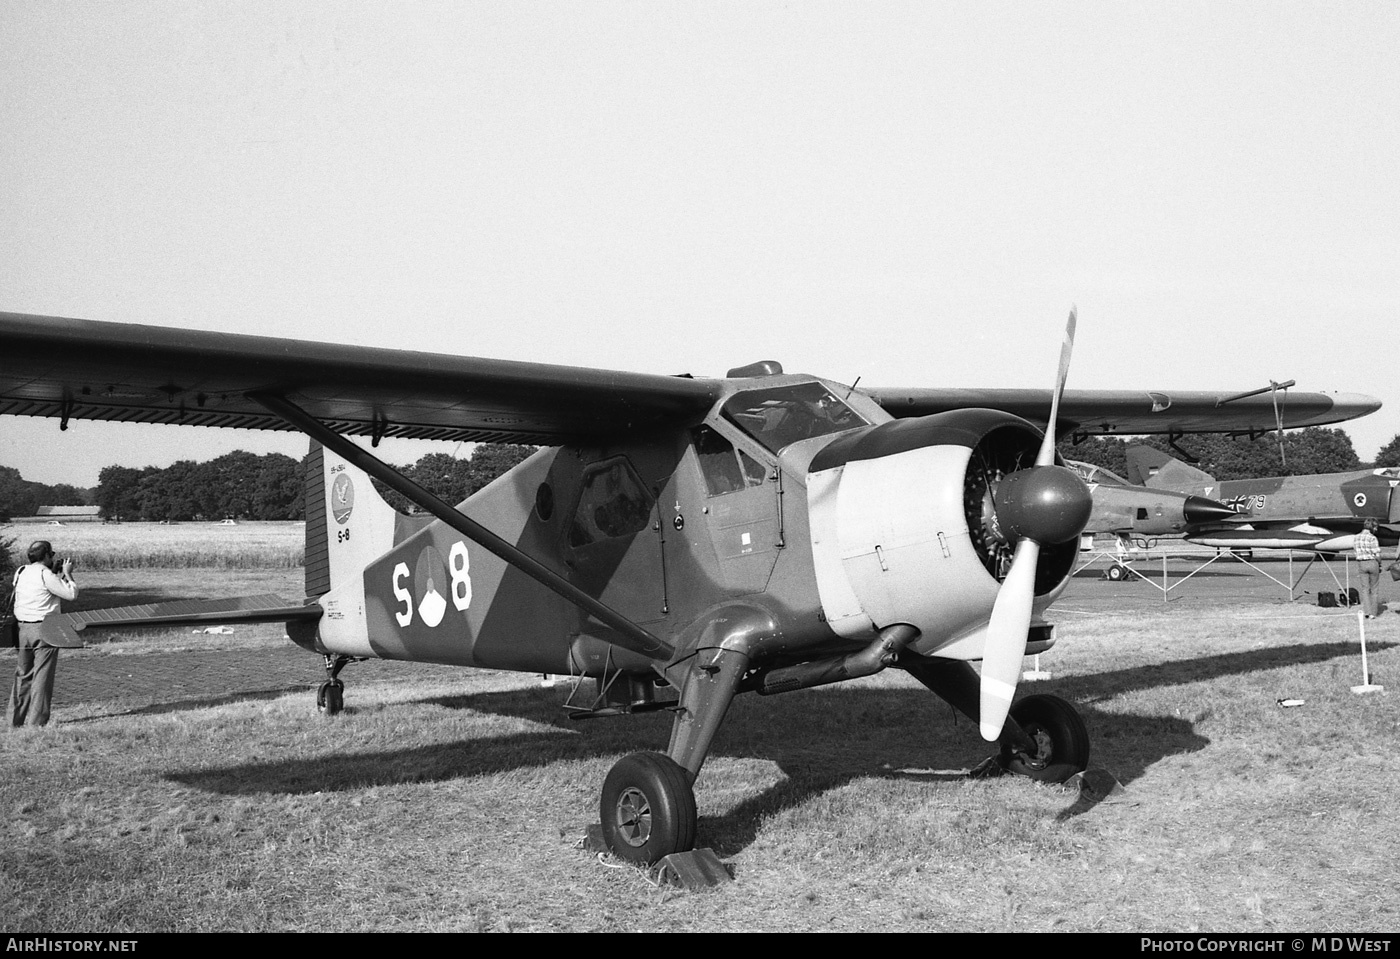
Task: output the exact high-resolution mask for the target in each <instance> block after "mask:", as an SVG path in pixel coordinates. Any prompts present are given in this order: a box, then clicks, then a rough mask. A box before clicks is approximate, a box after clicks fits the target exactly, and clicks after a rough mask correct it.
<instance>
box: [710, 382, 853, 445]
mask: <svg viewBox="0 0 1400 959" xmlns="http://www.w3.org/2000/svg"><path fill="white" fill-rule="evenodd" d="M722 412H723V414H724V418H725V419H727V420H729V421H730V422H731V423H733V424H734V425H735V426H737V427H739V429H741V430H743V431H744V432H745V433H747V434H748V435H749V436H752V437H753V438H754V439H756V440H758V442H760V443H762V444H763V445H764V446H765V447H767V448H768V449H770V450H772V451H773V452H774V453H776V452H778V451H779V450H781V449H782V448H783V447H784V446H788V445H790V444H792V443H796V442H797V441H798V440H807V439H811V438H812V437H814V436H827V435H829V434H831V433H840V432H842V431H843V430H850V429H855V428H856V427H858V426H865V425H866V421H865V420H864V419H862V418H861V416H860V415H859V414H858V413H856V411H855V410H853V409H851V408H850V407H849V406H847V405H846V404H845V403H843V402H841V401H840V400H839V399H837V398H836V396H835V395H833V394H832V392H831V391H830V390H828V389H827V388H826V387H824V386H822V385H821V384H820V383H800V384H798V385H796V386H778V387H774V388H773V389H769V390H750V391H748V392H744V393H737V394H735V395H734V396H732V397H730V399H729V400H728V401H727V402H726V403H725V404H724V407H723V410H722Z"/></svg>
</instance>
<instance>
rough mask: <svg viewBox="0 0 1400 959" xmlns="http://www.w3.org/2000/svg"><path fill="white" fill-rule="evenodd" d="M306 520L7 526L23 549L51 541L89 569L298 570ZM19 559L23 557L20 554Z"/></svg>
mask: <svg viewBox="0 0 1400 959" xmlns="http://www.w3.org/2000/svg"><path fill="white" fill-rule="evenodd" d="M305 528H306V527H305V524H304V523H292V522H288V523H272V522H267V523H262V522H240V523H238V524H236V525H232V526H224V525H223V524H221V523H174V524H170V525H163V524H160V523H112V524H103V523H68V524H65V525H63V526H47V525H45V526H38V525H33V524H26V525H14V526H6V527H4V528H3V529H2V530H0V533H3V534H4V535H5V536H8V537H13V538H14V540H15V550H16V551H22V550H24V549H25V547H27V546H28V545H29V543H30V542H32V541H33V540H36V539H46V540H48V541H49V542H51V543H52V544H53V548H54V551H55V552H56V553H58V554H59V555H60V556H69V557H72V558H73V560H74V563H75V566H76V569H77V571H78V572H79V573H81V572H83V571H84V570H123V569H294V568H296V567H299V566H301V565H302V564H303V563H304V562H305V556H306V548H305V538H306V533H305ZM16 559H19V557H16Z"/></svg>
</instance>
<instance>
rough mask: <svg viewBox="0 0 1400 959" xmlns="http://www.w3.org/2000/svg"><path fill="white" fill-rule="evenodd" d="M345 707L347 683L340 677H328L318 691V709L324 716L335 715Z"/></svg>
mask: <svg viewBox="0 0 1400 959" xmlns="http://www.w3.org/2000/svg"><path fill="white" fill-rule="evenodd" d="M344 708H345V684H344V683H343V682H341V681H340V680H338V679H328V680H326V681H325V682H324V683H322V684H321V688H320V689H318V690H317V691H316V711H317V712H319V713H321V714H322V715H323V716H334V715H335V714H337V713H339V712H340V711H341V710H342V709H344Z"/></svg>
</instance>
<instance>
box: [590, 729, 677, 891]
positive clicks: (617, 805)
mask: <svg viewBox="0 0 1400 959" xmlns="http://www.w3.org/2000/svg"><path fill="white" fill-rule="evenodd" d="M598 811H599V818H600V819H601V821H602V824H603V839H604V841H605V842H607V844H608V848H609V849H611V850H612V851H613V853H614V854H615V855H617V856H619V857H620V858H622V859H626V860H628V861H629V862H634V863H638V864H640V865H645V866H649V865H651V864H652V863H655V862H657V861H659V860H661V859H662V858H664V857H666V856H669V855H670V854H671V853H673V852H685V851H686V850H688V849H690V848H692V847H693V846H694V845H695V822H696V813H695V792H694V791H693V790H692V789H691V786H690V777H689V775H688V774H687V773H686V771H685V770H684V769H682V768H681V767H680V766H679V765H677V764H676V763H675V762H674V761H673V760H672V759H671V758H670V757H668V756H663V755H661V754H660V753H633V754H632V755H630V756H625V757H623V759H621V760H620V761H619V762H618V763H617V765H615V766H613V768H612V770H611V771H610V772H609V773H608V778H607V780H605V781H604V783H603V795H602V799H601V800H600V801H599V805H598Z"/></svg>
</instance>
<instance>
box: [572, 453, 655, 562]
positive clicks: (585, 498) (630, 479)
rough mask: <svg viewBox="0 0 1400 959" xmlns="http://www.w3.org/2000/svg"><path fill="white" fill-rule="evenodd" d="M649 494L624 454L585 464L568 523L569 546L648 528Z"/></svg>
mask: <svg viewBox="0 0 1400 959" xmlns="http://www.w3.org/2000/svg"><path fill="white" fill-rule="evenodd" d="M651 506H652V498H651V497H650V496H649V495H648V494H647V491H646V487H645V486H643V485H642V481H641V480H640V479H638V478H637V474H636V473H635V472H633V470H632V467H631V466H630V465H629V464H628V462H627V460H626V459H625V458H623V457H620V456H619V457H617V458H615V459H610V460H604V461H603V462H601V463H595V464H593V465H592V466H590V467H588V469H587V471H586V472H585V473H584V477H583V492H582V493H581V494H580V496H579V501H578V509H576V510H575V511H574V518H573V522H572V523H570V524H569V546H570V547H572V548H574V549H577V548H579V547H581V546H587V545H589V544H590V543H598V542H602V541H603V540H608V539H617V538H619V537H622V536H631V535H632V534H634V533H639V532H641V531H642V530H644V529H646V528H647V524H648V523H649V521H650V519H651Z"/></svg>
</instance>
